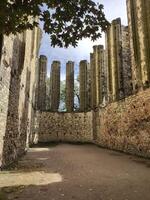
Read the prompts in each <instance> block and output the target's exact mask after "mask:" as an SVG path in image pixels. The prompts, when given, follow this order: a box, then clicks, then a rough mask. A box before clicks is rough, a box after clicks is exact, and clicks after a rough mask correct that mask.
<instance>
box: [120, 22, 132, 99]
mask: <svg viewBox="0 0 150 200" xmlns="http://www.w3.org/2000/svg"><path fill="white" fill-rule="evenodd" d="M122 64H123V86H124V95H125V97H128V96H130V95H131V94H132V91H133V86H132V70H131V50H130V40H129V29H128V26H122Z"/></svg>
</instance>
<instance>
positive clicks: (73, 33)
mask: <svg viewBox="0 0 150 200" xmlns="http://www.w3.org/2000/svg"><path fill="white" fill-rule="evenodd" d="M37 18H38V19H39V20H40V21H42V22H43V24H44V28H43V29H44V31H45V32H46V33H48V34H50V37H51V45H52V46H56V45H57V46H59V47H68V46H69V45H72V46H74V47H75V46H77V43H78V41H79V40H80V39H82V38H91V39H92V40H93V41H94V40H96V39H98V38H99V37H101V32H100V28H101V30H102V31H105V30H106V28H107V26H108V24H109V23H108V21H107V20H106V18H105V15H104V12H103V5H101V4H96V3H94V1H92V0H0V34H7V35H9V34H10V33H13V34H16V33H17V32H22V31H23V30H26V29H33V28H34V27H35V26H38V22H37V20H36V19H37ZM31 19H32V20H31Z"/></svg>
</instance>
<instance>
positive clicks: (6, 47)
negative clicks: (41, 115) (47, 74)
mask: <svg viewBox="0 0 150 200" xmlns="http://www.w3.org/2000/svg"><path fill="white" fill-rule="evenodd" d="M40 40H41V30H40V29H39V28H35V29H34V30H33V31H26V32H24V33H22V34H18V35H16V36H14V35H10V36H9V37H7V36H4V37H3V43H2V51H1V63H0V112H1V113H0V167H3V166H6V165H9V164H11V163H12V162H14V161H15V160H17V159H18V157H20V156H21V155H22V154H24V152H25V150H26V149H27V148H28V146H29V144H30V143H32V141H33V139H34V135H33V134H32V129H33V124H34V123H33V122H34V115H35V110H34V109H35V102H36V100H35V99H36V95H35V93H36V87H37V77H36V75H37V63H38V51H39V47H40Z"/></svg>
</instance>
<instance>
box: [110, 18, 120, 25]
mask: <svg viewBox="0 0 150 200" xmlns="http://www.w3.org/2000/svg"><path fill="white" fill-rule="evenodd" d="M112 24H114V25H115V24H121V18H120V17H119V18H116V19H114V20H112Z"/></svg>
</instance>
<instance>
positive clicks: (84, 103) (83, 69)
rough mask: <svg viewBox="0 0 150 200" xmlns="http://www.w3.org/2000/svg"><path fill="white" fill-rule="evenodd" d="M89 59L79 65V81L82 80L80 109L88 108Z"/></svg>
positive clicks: (85, 109)
mask: <svg viewBox="0 0 150 200" xmlns="http://www.w3.org/2000/svg"><path fill="white" fill-rule="evenodd" d="M87 65H88V62H87V60H82V61H81V62H80V67H79V82H80V111H83V112H84V111H87V109H88V89H87V86H88V77H87V75H88V74H87Z"/></svg>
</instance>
